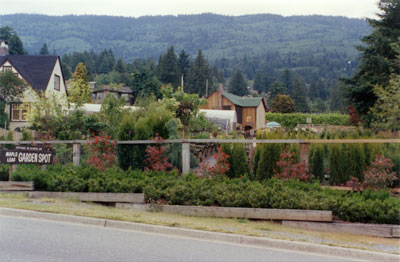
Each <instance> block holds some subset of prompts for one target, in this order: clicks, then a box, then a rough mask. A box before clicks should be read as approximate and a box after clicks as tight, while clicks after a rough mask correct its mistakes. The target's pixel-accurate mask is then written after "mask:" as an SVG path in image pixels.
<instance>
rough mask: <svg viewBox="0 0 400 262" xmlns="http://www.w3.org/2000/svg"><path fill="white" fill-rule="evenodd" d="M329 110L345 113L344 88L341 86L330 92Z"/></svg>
mask: <svg viewBox="0 0 400 262" xmlns="http://www.w3.org/2000/svg"><path fill="white" fill-rule="evenodd" d="M329 109H330V110H331V111H339V112H345V111H346V108H345V98H344V95H343V88H342V87H340V86H339V85H336V86H334V87H333V88H331V90H330V95H329Z"/></svg>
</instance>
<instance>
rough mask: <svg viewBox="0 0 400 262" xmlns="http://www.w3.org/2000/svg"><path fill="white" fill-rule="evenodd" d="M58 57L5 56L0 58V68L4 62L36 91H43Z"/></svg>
mask: <svg viewBox="0 0 400 262" xmlns="http://www.w3.org/2000/svg"><path fill="white" fill-rule="evenodd" d="M57 59H58V56H53V55H7V56H0V66H1V65H3V64H4V63H5V62H6V61H8V62H10V64H11V65H12V66H13V67H14V68H15V69H16V70H17V71H18V73H19V74H21V76H22V77H23V78H24V79H25V80H26V81H27V82H28V83H29V84H30V85H31V86H32V88H33V89H34V90H36V91H45V90H46V88H47V85H48V83H49V79H50V77H51V73H52V72H53V69H54V65H55V64H56V62H57Z"/></svg>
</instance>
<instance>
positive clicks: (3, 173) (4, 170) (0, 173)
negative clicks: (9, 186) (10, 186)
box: [0, 164, 10, 181]
mask: <svg viewBox="0 0 400 262" xmlns="http://www.w3.org/2000/svg"><path fill="white" fill-rule="evenodd" d="M9 171H10V165H5V164H3V165H0V181H8V176H9Z"/></svg>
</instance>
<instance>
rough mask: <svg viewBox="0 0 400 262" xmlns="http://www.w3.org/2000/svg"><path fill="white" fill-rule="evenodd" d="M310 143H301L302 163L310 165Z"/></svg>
mask: <svg viewBox="0 0 400 262" xmlns="http://www.w3.org/2000/svg"><path fill="white" fill-rule="evenodd" d="M309 146H310V143H300V148H299V149H300V150H299V152H300V163H303V161H304V163H305V164H306V165H308V155H309V153H308V149H309Z"/></svg>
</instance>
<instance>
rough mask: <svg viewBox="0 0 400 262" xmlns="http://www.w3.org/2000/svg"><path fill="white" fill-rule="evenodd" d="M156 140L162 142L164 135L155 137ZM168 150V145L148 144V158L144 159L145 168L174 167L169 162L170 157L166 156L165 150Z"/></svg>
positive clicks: (155, 169) (148, 169) (164, 168)
mask: <svg viewBox="0 0 400 262" xmlns="http://www.w3.org/2000/svg"><path fill="white" fill-rule="evenodd" d="M153 140H154V141H158V142H161V141H162V140H163V138H162V137H159V136H158V134H157V135H156V137H155V138H154V139H153ZM166 150H167V147H166V146H160V145H155V146H147V148H146V156H147V158H146V159H145V160H144V162H145V163H146V165H147V166H146V167H145V170H146V171H166V170H168V169H170V168H171V167H172V165H171V164H170V163H168V158H167V157H166V156H165V151H166Z"/></svg>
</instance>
